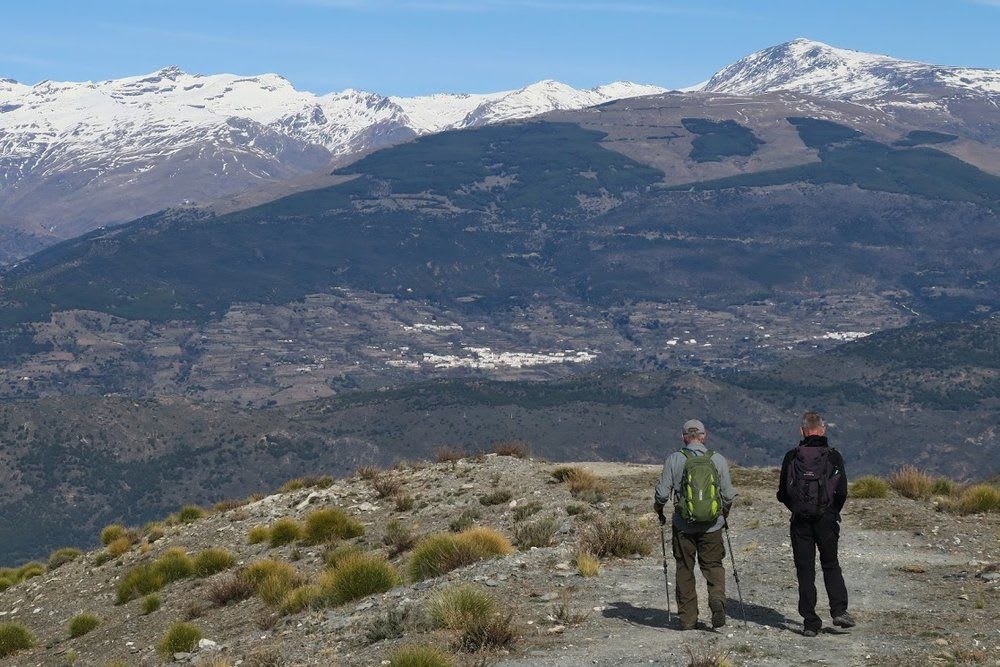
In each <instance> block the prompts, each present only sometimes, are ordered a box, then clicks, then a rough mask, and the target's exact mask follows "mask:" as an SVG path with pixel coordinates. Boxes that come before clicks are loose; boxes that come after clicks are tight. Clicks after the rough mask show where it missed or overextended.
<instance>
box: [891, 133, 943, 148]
mask: <svg viewBox="0 0 1000 667" xmlns="http://www.w3.org/2000/svg"><path fill="white" fill-rule="evenodd" d="M956 139H958V136H957V135H954V134H946V133H944V132H934V131H932V130H912V131H910V132H907V133H906V136H905V137H903V138H902V139H900V140H899V141H896V142H895V143H894V144H893V145H894V146H920V145H921V144H947V143H949V142H952V141H955V140H956Z"/></svg>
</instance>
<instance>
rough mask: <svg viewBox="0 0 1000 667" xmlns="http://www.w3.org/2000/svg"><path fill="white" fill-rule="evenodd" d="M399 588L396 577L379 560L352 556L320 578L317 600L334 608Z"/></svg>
mask: <svg viewBox="0 0 1000 667" xmlns="http://www.w3.org/2000/svg"><path fill="white" fill-rule="evenodd" d="M399 584H400V578H399V574H397V573H396V570H395V568H393V567H392V565H390V564H389V562H388V561H387V560H386V559H385V558H383V557H382V556H376V555H368V554H361V555H355V556H351V557H350V558H347V559H345V560H344V561H342V562H341V563H340V564H339V565H337V567H336V568H334V569H333V570H331V571H329V572H326V573H324V574H323V575H322V576H321V577H320V580H319V588H320V597H319V599H320V601H321V602H323V603H324V604H328V605H334V606H337V605H342V604H346V603H348V602H353V601H354V600H360V599H361V598H364V597H368V596H369V595H374V594H376V593H384V592H385V591H387V590H389V589H391V588H393V587H395V586H398V585H399Z"/></svg>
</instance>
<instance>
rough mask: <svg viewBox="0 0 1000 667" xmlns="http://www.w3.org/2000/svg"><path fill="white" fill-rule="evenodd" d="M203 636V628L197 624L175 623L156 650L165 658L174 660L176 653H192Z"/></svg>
mask: <svg viewBox="0 0 1000 667" xmlns="http://www.w3.org/2000/svg"><path fill="white" fill-rule="evenodd" d="M203 636H204V635H202V633H201V630H199V629H198V627H197V626H195V625H192V624H190V623H174V624H173V625H172V626H170V629H169V630H167V634H166V635H165V636H164V637H163V639H162V640H161V641H160V643H159V644H157V645H156V651H157V653H159V654H160V655H161V656H162V657H163V659H164V660H172V659H173V656H174V653H190V652H191V651H193V650H194V649H195V648H197V647H198V642H199V641H200V640H201V638H202V637H203Z"/></svg>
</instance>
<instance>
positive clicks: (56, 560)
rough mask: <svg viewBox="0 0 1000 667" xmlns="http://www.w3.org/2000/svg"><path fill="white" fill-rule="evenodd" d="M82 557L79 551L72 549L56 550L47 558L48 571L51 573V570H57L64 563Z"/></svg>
mask: <svg viewBox="0 0 1000 667" xmlns="http://www.w3.org/2000/svg"><path fill="white" fill-rule="evenodd" d="M82 555H83V552H82V551H80V550H79V549H74V548H73V547H67V548H65V549H57V550H56V551H53V552H52V554H51V555H50V556H49V564H48V568H49V571H50V572H51V571H52V570H55V569H58V568H59V567H61V566H63V565H65V564H66V563H70V562H72V561H74V560H76V559H77V558H79V557H80V556H82Z"/></svg>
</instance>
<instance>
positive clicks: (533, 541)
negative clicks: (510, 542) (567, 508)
mask: <svg viewBox="0 0 1000 667" xmlns="http://www.w3.org/2000/svg"><path fill="white" fill-rule="evenodd" d="M558 531H559V522H558V521H556V520H555V519H553V518H552V517H546V518H544V519H539V520H537V521H531V522H527V523H520V524H518V525H517V526H515V527H514V542H516V543H517V546H519V547H521V548H522V549H530V548H532V547H540V548H541V547H548V546H552V538H553V537H555V535H556V533H557V532H558Z"/></svg>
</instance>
